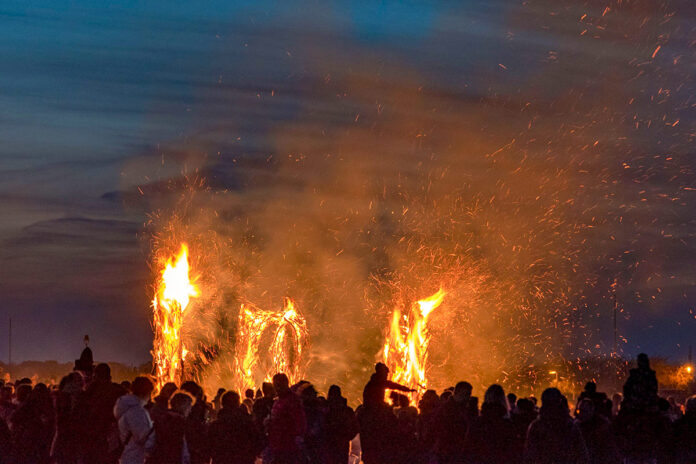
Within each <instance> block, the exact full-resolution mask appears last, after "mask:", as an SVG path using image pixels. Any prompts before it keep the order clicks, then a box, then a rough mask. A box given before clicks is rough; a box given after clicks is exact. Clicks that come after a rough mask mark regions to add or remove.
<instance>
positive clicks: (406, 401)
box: [399, 395, 411, 408]
mask: <svg viewBox="0 0 696 464" xmlns="http://www.w3.org/2000/svg"><path fill="white" fill-rule="evenodd" d="M409 406H411V399H410V398H409V397H408V396H406V395H399V407H400V408H408V407H409Z"/></svg>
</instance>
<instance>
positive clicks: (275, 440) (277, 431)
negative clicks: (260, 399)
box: [268, 374, 307, 464]
mask: <svg viewBox="0 0 696 464" xmlns="http://www.w3.org/2000/svg"><path fill="white" fill-rule="evenodd" d="M273 387H274V388H275V391H276V394H277V395H278V398H277V399H276V401H275V403H274V404H273V409H271V416H270V419H269V421H268V444H269V449H270V452H271V463H272V464H299V463H300V462H301V460H302V450H301V448H300V443H299V442H300V441H301V437H303V436H304V435H305V433H306V431H307V418H306V416H305V412H304V408H303V407H302V402H301V401H300V399H299V398H298V397H297V395H295V394H294V393H293V392H292V390H290V381H289V380H288V377H287V376H286V375H285V374H276V375H274V376H273Z"/></svg>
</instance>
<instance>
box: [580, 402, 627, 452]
mask: <svg viewBox="0 0 696 464" xmlns="http://www.w3.org/2000/svg"><path fill="white" fill-rule="evenodd" d="M595 408H596V406H595V402H594V401H592V399H591V398H589V397H588V398H584V399H583V400H581V401H580V404H579V405H578V416H577V424H578V426H579V427H580V431H581V432H582V437H583V439H584V440H585V445H586V446H587V451H588V453H589V456H590V464H615V463H618V462H619V455H618V450H617V449H616V445H615V443H614V435H613V433H612V429H611V424H610V423H609V420H608V419H607V418H606V417H605V416H604V415H603V414H597V412H596V409H595Z"/></svg>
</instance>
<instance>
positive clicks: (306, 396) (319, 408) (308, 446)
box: [298, 383, 326, 464]
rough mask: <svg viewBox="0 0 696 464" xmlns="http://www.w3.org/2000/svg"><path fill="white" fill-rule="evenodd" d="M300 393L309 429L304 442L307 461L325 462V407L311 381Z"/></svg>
mask: <svg viewBox="0 0 696 464" xmlns="http://www.w3.org/2000/svg"><path fill="white" fill-rule="evenodd" d="M298 394H299V396H300V399H301V400H302V407H303V408H304V412H305V417H306V419H307V429H306V431H305V434H304V437H303V442H304V450H305V454H306V457H307V462H309V463H310V464H323V463H324V462H325V461H326V458H325V450H324V445H325V441H326V440H325V437H324V407H323V405H322V402H321V400H320V399H319V397H318V393H317V391H316V389H315V388H314V386H313V385H312V384H311V383H306V384H304V385H302V386H301V387H300V388H299V390H298Z"/></svg>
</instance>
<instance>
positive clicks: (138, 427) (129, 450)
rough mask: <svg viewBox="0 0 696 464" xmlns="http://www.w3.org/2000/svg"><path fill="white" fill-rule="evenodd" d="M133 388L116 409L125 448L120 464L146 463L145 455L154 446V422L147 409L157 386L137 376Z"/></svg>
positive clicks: (145, 378) (120, 400)
mask: <svg viewBox="0 0 696 464" xmlns="http://www.w3.org/2000/svg"><path fill="white" fill-rule="evenodd" d="M131 388H132V391H133V393H131V394H128V395H124V396H122V397H120V398H119V399H118V401H116V405H115V406H114V417H115V418H116V420H117V421H118V429H119V434H120V438H121V446H122V447H123V452H122V453H121V458H120V460H119V462H120V463H121V464H143V463H144V462H145V455H146V453H148V452H150V451H151V450H152V449H153V447H154V444H155V434H154V427H153V424H152V420H151V419H150V415H149V414H148V412H147V411H146V410H145V405H146V404H147V403H148V401H150V396H151V395H152V391H153V390H154V389H155V386H154V385H153V384H152V381H151V380H150V379H148V378H147V377H136V378H135V380H134V381H133V383H132V385H131Z"/></svg>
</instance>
